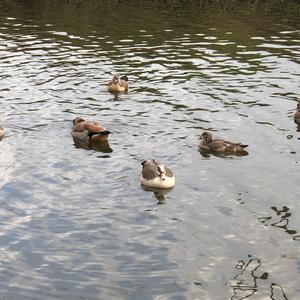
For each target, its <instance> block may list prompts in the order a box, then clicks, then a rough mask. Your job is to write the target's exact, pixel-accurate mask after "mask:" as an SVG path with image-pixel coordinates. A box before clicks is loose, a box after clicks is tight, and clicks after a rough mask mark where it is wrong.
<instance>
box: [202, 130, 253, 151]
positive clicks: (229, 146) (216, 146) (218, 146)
mask: <svg viewBox="0 0 300 300" xmlns="http://www.w3.org/2000/svg"><path fill="white" fill-rule="evenodd" d="M201 137H202V140H201V142H200V144H199V150H200V151H203V152H212V153H216V154H233V155H248V152H247V151H246V150H245V148H246V147H248V145H243V144H241V143H233V142H229V141H225V140H222V139H213V138H212V134H211V133H210V132H208V131H204V132H203V133H202V135H201Z"/></svg>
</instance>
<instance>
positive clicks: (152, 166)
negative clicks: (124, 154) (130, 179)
mask: <svg viewBox="0 0 300 300" xmlns="http://www.w3.org/2000/svg"><path fill="white" fill-rule="evenodd" d="M140 182H141V184H142V185H144V186H148V187H153V188H159V189H169V188H172V187H174V185H175V177H174V175H173V173H172V171H171V170H170V169H169V168H168V167H166V166H164V165H163V164H158V163H156V162H155V160H146V161H143V162H142V172H141V175H140Z"/></svg>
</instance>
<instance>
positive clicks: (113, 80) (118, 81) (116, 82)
mask: <svg viewBox="0 0 300 300" xmlns="http://www.w3.org/2000/svg"><path fill="white" fill-rule="evenodd" d="M112 82H113V83H114V84H118V83H120V77H119V76H118V75H114V77H113V79H112Z"/></svg>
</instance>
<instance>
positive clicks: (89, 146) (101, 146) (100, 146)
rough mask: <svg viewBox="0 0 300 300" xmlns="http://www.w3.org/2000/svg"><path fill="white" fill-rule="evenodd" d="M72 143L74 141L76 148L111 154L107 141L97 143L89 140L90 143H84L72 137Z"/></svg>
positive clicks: (111, 150) (95, 140) (94, 140)
mask: <svg viewBox="0 0 300 300" xmlns="http://www.w3.org/2000/svg"><path fill="white" fill-rule="evenodd" d="M73 141H74V146H75V147H76V148H82V149H86V150H95V151H99V152H103V153H111V152H113V149H112V148H111V147H110V145H109V143H108V141H97V139H91V140H90V141H85V140H82V139H77V138H74V137H73Z"/></svg>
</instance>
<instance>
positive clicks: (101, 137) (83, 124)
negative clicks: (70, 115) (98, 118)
mask: <svg viewBox="0 0 300 300" xmlns="http://www.w3.org/2000/svg"><path fill="white" fill-rule="evenodd" d="M73 125H74V126H73V129H72V132H71V133H72V136H73V137H74V138H75V139H81V140H86V141H91V140H97V141H99V142H105V141H107V138H108V135H109V134H110V131H109V130H107V129H106V128H104V127H102V126H101V124H100V123H98V122H95V121H87V120H85V119H84V118H82V117H77V118H75V119H74V120H73Z"/></svg>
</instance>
